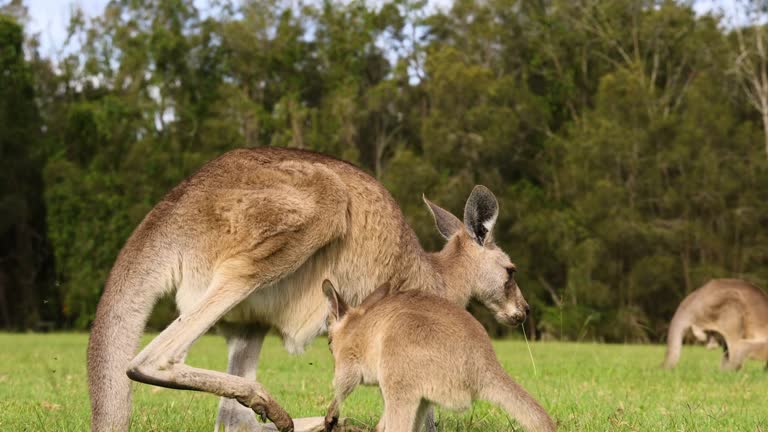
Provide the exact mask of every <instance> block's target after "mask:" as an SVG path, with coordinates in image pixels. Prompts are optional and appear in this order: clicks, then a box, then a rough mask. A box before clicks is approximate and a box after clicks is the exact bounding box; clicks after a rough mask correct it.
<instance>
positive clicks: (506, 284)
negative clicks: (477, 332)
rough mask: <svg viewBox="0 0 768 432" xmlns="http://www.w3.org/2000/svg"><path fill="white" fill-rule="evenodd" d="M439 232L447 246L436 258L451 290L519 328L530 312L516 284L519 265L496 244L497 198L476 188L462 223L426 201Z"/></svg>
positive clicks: (465, 208)
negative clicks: (460, 293)
mask: <svg viewBox="0 0 768 432" xmlns="http://www.w3.org/2000/svg"><path fill="white" fill-rule="evenodd" d="M424 202H426V204H427V206H428V207H429V209H430V211H431V212H432V215H433V216H434V218H435V223H436V224H437V229H438V231H440V234H442V236H443V237H445V238H446V239H447V240H448V242H447V243H446V245H445V247H444V248H443V250H442V251H441V252H440V253H438V254H437V255H436V256H437V258H438V260H440V261H441V271H442V273H443V278H444V280H445V283H446V285H447V286H448V289H449V290H453V291H456V290H467V291H469V296H471V297H474V298H476V299H477V300H479V301H480V302H482V303H483V304H484V305H485V306H486V307H487V308H488V309H490V310H491V312H493V314H494V315H495V317H496V320H497V321H499V322H500V323H505V324H510V325H517V324H519V323H520V322H522V321H523V320H525V317H526V316H527V314H528V312H529V309H530V308H529V306H528V303H527V302H526V301H525V298H523V294H522V293H521V292H520V287H518V286H517V282H515V278H514V274H515V271H516V269H515V265H514V264H512V261H511V260H510V259H509V256H507V254H506V253H504V251H503V250H501V249H500V248H499V247H498V246H496V244H495V243H494V241H493V226H494V225H495V224H496V219H497V218H498V216H499V204H498V202H497V201H496V197H495V196H494V195H493V193H492V192H491V191H490V190H488V188H486V187H485V186H480V185H478V186H475V188H474V189H473V190H472V193H471V194H470V195H469V198H468V199H467V203H466V205H465V206H464V222H462V221H460V220H459V218H457V217H456V216H454V215H453V214H451V213H450V212H449V211H447V210H445V209H443V208H441V207H439V206H437V205H436V204H434V203H432V202H431V201H429V200H428V199H426V197H425V198H424Z"/></svg>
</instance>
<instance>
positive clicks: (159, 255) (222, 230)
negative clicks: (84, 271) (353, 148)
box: [88, 148, 527, 432]
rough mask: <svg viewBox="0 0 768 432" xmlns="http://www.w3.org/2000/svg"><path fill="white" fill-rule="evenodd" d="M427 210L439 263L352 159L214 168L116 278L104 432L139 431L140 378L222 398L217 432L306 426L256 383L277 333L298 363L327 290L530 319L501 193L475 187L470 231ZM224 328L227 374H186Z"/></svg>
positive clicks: (292, 154)
mask: <svg viewBox="0 0 768 432" xmlns="http://www.w3.org/2000/svg"><path fill="white" fill-rule="evenodd" d="M425 202H426V203H427V204H428V206H429V208H430V210H431V211H432V213H433V216H434V217H435V221H436V223H437V228H438V230H439V231H440V233H441V234H443V236H445V237H446V238H448V241H447V242H446V244H445V246H444V248H443V249H442V250H441V251H439V252H436V253H427V252H425V251H424V250H423V249H422V247H421V246H420V244H419V242H418V239H417V238H416V235H415V234H414V232H413V230H412V229H411V228H410V227H409V226H408V225H407V224H406V222H405V219H404V217H403V214H402V212H401V211H400V208H399V207H398V205H397V204H396V203H395V201H394V200H393V198H392V196H391V195H390V194H389V193H388V192H387V191H386V190H385V189H384V187H383V186H382V185H381V184H380V183H378V182H377V181H376V180H374V179H373V178H372V177H370V176H368V175H367V174H365V173H364V172H363V171H361V170H360V169H358V168H356V167H354V166H353V165H351V164H348V163H346V162H343V161H339V160H336V159H333V158H331V157H328V156H324V155H321V154H318V153H313V152H307V151H299V150H289V149H278V148H258V149H240V150H233V151H230V152H228V153H226V154H224V155H222V156H221V157H219V158H218V159H215V160H213V161H211V162H209V163H207V164H205V165H204V166H203V167H202V168H200V170H198V171H197V172H196V173H195V174H193V175H192V176H190V177H189V178H187V179H186V180H184V181H183V182H181V183H180V184H179V185H178V186H176V187H175V188H174V189H173V190H171V191H170V192H169V193H168V195H166V196H165V198H163V200H162V201H160V203H158V204H157V205H156V206H155V207H154V209H152V211H150V212H149V214H148V215H147V216H146V217H145V218H144V220H143V221H142V222H141V224H140V225H139V226H138V227H137V228H136V230H135V231H134V232H133V234H132V235H131V237H130V238H129V239H128V241H127V242H126V244H125V246H124V247H123V249H122V251H121V252H120V254H119V255H118V257H117V260H116V262H115V265H114V267H113V268H112V271H111V272H110V274H109V277H108V279H107V283H106V286H105V289H104V294H103V295H102V297H101V300H100V302H99V305H98V308H97V311H96V318H95V320H94V322H93V327H92V331H91V338H90V341H89V344H88V384H89V391H90V397H91V408H92V416H91V425H92V429H93V430H94V431H97V432H100V431H108V430H109V431H112V430H117V431H125V430H127V429H128V426H129V422H130V415H131V389H130V381H129V377H130V378H131V379H133V380H136V381H140V382H144V383H148V384H154V385H159V386H163V387H169V388H177V389H187V390H198V391H205V392H209V393H214V394H216V395H219V396H222V399H221V403H220V405H219V414H218V417H217V421H216V428H217V430H218V428H219V427H220V426H223V427H224V428H225V429H226V430H237V429H241V428H250V429H248V430H253V429H255V428H256V427H257V424H256V419H255V415H254V411H255V412H256V413H258V414H259V415H261V416H262V418H264V417H266V418H268V419H270V420H272V421H273V422H274V423H275V425H276V426H277V427H278V428H279V429H281V430H284V431H289V430H292V429H293V422H292V420H291V418H290V417H289V416H288V414H287V413H286V412H285V411H284V410H283V409H282V408H281V407H280V406H279V405H278V404H277V402H276V401H275V400H274V399H273V398H272V397H271V396H270V395H269V393H268V392H267V390H266V389H264V388H263V387H262V386H261V385H259V384H258V382H257V381H256V367H257V362H258V357H259V352H260V350H261V345H262V341H263V339H264V335H265V333H266V331H267V329H269V328H275V329H276V330H277V331H278V332H279V334H280V335H281V336H282V339H283V341H284V345H285V347H286V348H287V349H288V351H290V352H301V351H302V350H303V348H304V347H305V346H306V345H307V344H308V343H309V342H310V341H311V340H312V339H313V338H314V337H315V336H316V335H318V334H319V333H320V332H322V331H323V330H325V323H326V318H327V315H328V308H327V302H326V300H325V298H324V296H323V292H322V290H321V286H322V282H323V280H324V279H329V280H330V281H331V282H332V283H334V284H335V285H336V286H338V287H341V290H340V291H339V295H340V297H341V298H342V299H343V300H344V301H345V302H346V303H347V304H349V305H352V306H355V305H357V304H359V303H360V302H361V301H362V300H363V299H364V298H365V297H366V296H367V295H368V294H370V293H371V292H372V291H373V290H374V289H375V288H376V287H377V286H379V285H381V284H383V283H387V282H389V283H392V284H393V285H397V286H400V287H402V289H404V290H409V289H422V290H425V291H428V292H432V293H434V294H437V295H440V296H442V297H444V298H447V299H449V300H450V301H452V302H453V303H455V304H460V305H464V306H466V304H467V302H468V301H469V299H470V297H475V298H477V299H478V300H480V301H481V302H482V303H484V304H485V305H486V306H487V307H488V308H489V309H490V310H491V311H493V312H494V313H495V316H496V318H497V319H498V320H499V321H500V322H505V323H510V324H516V323H519V322H520V321H522V320H523V319H524V318H525V316H526V313H527V304H521V303H520V302H517V301H513V300H510V297H509V293H507V292H506V291H507V290H505V286H506V285H507V284H506V282H507V280H508V279H509V273H508V272H509V271H510V270H509V268H510V264H511V263H510V261H509V257H508V256H507V255H506V254H505V253H504V252H503V251H502V250H501V249H499V248H498V247H497V246H496V245H495V244H494V243H493V238H492V234H491V233H492V229H493V225H494V223H495V222H496V219H497V217H498V204H497V201H496V198H495V197H494V196H493V194H492V193H491V192H490V191H489V190H488V189H487V188H485V187H483V186H476V187H475V189H474V190H473V191H472V193H471V195H470V196H469V199H468V200H467V203H466V207H465V209H464V221H463V222H461V221H459V219H458V218H456V217H455V216H453V215H452V214H451V213H449V212H448V211H446V210H444V209H442V208H440V207H438V206H436V205H434V204H432V203H430V202H429V201H427V200H426V199H425ZM361 269H364V270H365V271H361ZM174 290H175V293H176V304H177V306H178V309H179V312H180V315H179V317H178V318H177V319H176V320H175V321H174V322H173V323H171V324H170V325H169V326H168V327H167V328H166V329H165V330H163V331H162V332H161V333H160V334H159V335H158V336H157V337H156V338H155V339H154V340H153V341H152V342H151V343H150V344H149V345H147V346H146V347H145V348H144V349H143V350H142V351H141V352H140V353H139V354H138V355H136V354H135V352H136V349H137V347H138V342H139V338H140V336H141V334H142V332H143V330H144V326H145V323H146V320H147V317H148V316H149V314H150V312H151V310H152V308H153V305H154V304H155V301H156V300H157V299H158V298H159V297H160V296H162V295H163V294H166V293H169V292H172V291H174ZM217 321H221V322H222V323H224V325H223V326H222V330H223V332H224V334H225V336H226V338H227V343H228V349H229V362H228V367H227V373H221V372H215V371H210V370H204V369H200V368H194V367H190V366H188V365H186V364H184V359H185V356H186V354H187V351H188V350H189V348H190V346H191V345H192V344H193V343H194V342H195V340H196V339H197V338H199V337H200V336H201V335H203V334H204V333H205V332H206V331H208V330H209V329H210V328H211V327H212V326H213V325H214V324H215V323H216V322H217ZM126 372H127V375H126Z"/></svg>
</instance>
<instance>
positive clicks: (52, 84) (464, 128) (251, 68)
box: [0, 0, 768, 341]
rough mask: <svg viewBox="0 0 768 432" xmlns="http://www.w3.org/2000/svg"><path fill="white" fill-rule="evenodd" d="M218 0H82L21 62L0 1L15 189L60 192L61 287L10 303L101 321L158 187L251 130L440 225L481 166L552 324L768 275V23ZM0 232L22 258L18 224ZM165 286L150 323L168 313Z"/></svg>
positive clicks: (634, 310)
mask: <svg viewBox="0 0 768 432" xmlns="http://www.w3.org/2000/svg"><path fill="white" fill-rule="evenodd" d="M211 4H212V6H210V7H208V8H206V9H204V10H198V9H197V8H195V6H194V5H193V2H192V1H189V0H130V1H129V0H115V1H112V2H111V3H110V4H109V6H108V7H107V8H106V10H105V11H104V13H103V14H102V15H101V16H99V17H96V18H92V19H91V18H86V17H84V16H82V15H79V14H78V15H75V17H74V18H73V20H72V22H71V25H70V31H71V37H70V40H69V49H68V50H64V51H63V52H64V53H70V54H62V56H61V58H58V59H46V58H41V57H40V56H39V54H38V53H37V51H36V50H35V45H34V43H33V44H31V45H30V46H29V47H30V49H29V51H30V52H29V53H28V55H27V60H26V62H25V61H24V59H23V57H21V55H20V54H19V51H18V47H19V46H20V41H19V36H18V33H19V30H18V27H17V26H14V24H12V23H11V21H10V19H9V18H3V19H2V21H0V25H1V26H2V27H3V28H8V29H10V30H1V29H0V38H1V39H0V53H2V55H1V56H0V61H3V62H4V63H3V64H4V65H5V64H6V63H5V62H9V61H10V62H11V63H10V64H11V66H4V70H9V71H10V72H9V73H12V74H13V76H14V77H18V78H14V79H15V80H16V83H14V84H10V85H8V84H7V83H10V82H11V81H8V80H7V79H5V78H3V80H2V82H1V83H0V92H2V97H0V106H2V113H3V115H4V116H6V117H7V118H8V120H6V117H4V118H2V119H0V121H3V122H10V124H13V125H14V126H15V128H0V133H1V134H3V136H2V137H0V140H3V141H2V143H3V145H2V147H0V150H2V151H3V152H4V153H3V166H5V165H10V167H9V168H6V169H4V170H3V172H2V173H0V175H1V176H3V182H2V184H1V185H0V187H2V189H1V190H2V191H3V194H4V195H3V200H2V201H0V205H5V203H6V202H7V201H6V198H5V197H6V196H10V197H12V198H9V199H14V198H13V197H16V199H21V200H24V199H26V200H28V201H29V202H30V203H31V204H29V205H30V206H34V205H37V204H35V203H36V202H37V201H36V200H40V199H41V198H40V192H41V191H43V192H42V193H43V195H42V196H43V199H44V203H45V216H46V217H47V234H46V231H45V230H44V231H42V232H40V231H37V235H38V236H39V237H41V238H42V239H45V238H46V237H47V238H48V239H49V241H50V244H51V247H52V249H51V250H52V253H53V256H54V257H55V274H56V282H55V284H53V283H52V282H50V281H48V280H46V279H45V278H38V279H37V282H36V284H37V285H36V286H37V287H39V289H38V290H37V291H35V294H34V296H37V297H34V296H33V297H31V298H38V299H40V298H45V299H46V301H48V303H47V304H49V305H55V307H54V308H53V309H50V308H49V309H45V310H42V309H40V310H35V311H30V312H25V313H24V314H23V315H21V316H13V317H12V319H10V318H9V319H7V320H6V322H5V323H3V325H6V326H14V327H24V326H29V325H30V324H31V323H32V321H34V320H35V319H38V318H37V317H38V316H39V317H41V318H39V319H52V320H55V321H56V322H57V323H59V324H60V325H64V326H75V327H78V328H85V327H86V326H87V325H88V324H89V323H90V321H91V319H92V317H93V313H94V309H95V305H96V302H97V300H98V297H99V294H100V292H101V289H102V287H103V283H104V280H105V278H106V275H107V273H108V271H109V269H110V266H111V264H112V262H113V261H114V259H115V256H116V254H117V252H118V251H119V249H120V247H121V245H122V244H123V242H124V241H125V239H126V238H127V237H128V235H129V234H130V232H131V230H132V229H133V228H134V227H135V226H136V225H137V224H138V222H139V221H140V220H141V218H142V217H143V216H144V215H145V214H146V213H147V211H149V209H151V208H152V205H153V204H154V203H155V202H157V201H158V200H159V199H160V197H161V196H162V195H163V194H164V193H165V192H167V191H168V190H169V189H170V188H171V187H172V186H173V185H174V184H176V183H177V182H178V181H180V180H181V179H182V178H184V177H185V176H187V175H189V174H190V173H191V172H192V171H193V170H195V169H196V168H197V167H199V166H200V165H201V164H202V163H204V162H205V161H207V160H209V159H211V158H213V157H215V156H217V155H219V154H221V153H223V152H224V151H226V150H228V149H232V148H235V147H241V146H246V147H252V146H290V147H299V148H307V149H313V150H318V151H323V152H326V153H330V154H333V155H336V156H338V157H342V158H344V159H347V160H350V161H352V162H354V163H356V164H358V165H359V166H361V167H362V168H364V169H365V170H367V171H368V172H370V173H371V174H372V175H374V176H376V177H377V178H379V179H380V180H381V181H382V182H383V183H384V184H385V185H386V186H387V188H388V189H389V190H390V191H392V193H393V195H394V196H395V197H396V199H397V200H398V202H399V203H400V204H401V205H402V207H403V210H404V211H405V213H406V215H407V217H408V220H409V221H410V222H411V224H412V226H413V227H414V229H415V230H416V232H417V234H418V235H419V237H420V238H421V239H422V241H423V243H424V245H425V247H427V248H431V249H434V248H438V247H440V239H439V237H438V236H437V234H436V232H435V229H434V227H433V223H432V221H431V219H430V217H429V213H428V212H427V211H426V209H425V208H424V206H423V204H422V203H421V193H422V192H425V193H426V194H427V196H428V197H430V199H432V200H433V201H435V202H437V203H439V204H441V205H443V206H445V207H447V208H449V209H451V210H453V211H455V212H457V213H461V208H462V205H463V202H464V199H465V198H466V196H467V195H468V193H469V191H470V190H471V188H472V186H473V185H474V184H476V183H482V184H485V185H487V186H488V187H490V188H491V189H492V190H493V191H494V192H495V193H496V194H497V196H498V198H499V201H500V204H501V211H502V214H501V219H500V221H499V224H498V225H497V234H496V237H497V240H498V243H500V244H501V246H502V247H504V248H505V249H506V250H507V251H508V252H509V253H510V255H511V256H512V258H513V260H514V261H516V262H517V263H518V266H519V268H520V270H521V271H520V283H521V286H522V288H523V291H524V294H525V295H526V297H527V298H528V300H529V301H530V302H531V303H532V305H533V310H534V313H533V317H532V319H531V320H529V321H528V322H527V326H528V327H527V330H528V332H529V334H532V335H534V336H536V337H558V338H567V339H588V340H606V341H647V340H657V339H659V338H662V337H663V334H664V330H665V328H666V325H667V322H668V320H669V319H670V317H671V315H672V313H673V312H674V309H675V307H676V306H677V304H678V302H679V301H680V300H681V299H682V298H683V296H684V295H685V294H686V293H688V292H690V291H692V290H693V289H695V288H696V287H697V286H699V285H701V284H702V283H704V282H706V281H707V280H708V279H710V278H714V277H742V278H746V279H749V280H751V281H753V282H755V283H757V284H758V285H760V286H765V285H766V283H768V265H767V264H768V231H766V227H768V157H767V156H768V155H766V153H765V151H766V149H765V146H764V142H765V133H764V129H763V123H762V116H761V112H760V110H759V108H758V109H755V107H754V106H753V105H754V104H752V105H751V104H750V100H749V97H748V95H747V94H746V93H745V92H744V91H743V89H744V86H745V82H747V83H748V81H745V79H748V77H747V78H745V75H744V73H745V67H744V64H745V63H744V62H743V60H744V59H753V60H754V61H753V63H748V64H749V65H753V64H754V65H756V67H758V66H760V63H759V60H760V57H759V56H757V57H756V56H752V57H749V56H745V55H743V54H744V53H746V52H748V51H749V50H750V47H751V45H749V43H748V42H749V41H750V40H753V39H754V38H752V39H750V37H751V35H753V34H757V35H758V36H759V35H761V34H762V32H756V33H755V32H750V28H740V29H738V31H733V30H732V28H731V30H729V27H727V26H724V25H723V24H722V23H721V21H720V18H718V17H716V16H697V15H696V14H695V13H694V12H693V10H692V9H691V8H690V6H688V5H686V4H684V3H682V2H680V3H679V2H674V1H650V0H605V1H594V0H579V1H573V0H541V1H522V0H488V1H483V2H476V1H470V0H457V1H455V3H454V4H453V6H452V8H450V10H447V11H444V12H440V11H432V10H430V9H427V8H425V6H424V4H423V2H420V1H412V0H394V1H388V2H384V3H383V4H381V5H379V6H376V7H374V6H366V5H365V4H363V3H361V2H348V3H346V2H331V1H318V2H308V3H307V4H305V5H301V6H296V3H295V2H283V1H280V0H252V1H245V2H242V4H241V2H234V1H233V2H229V1H218V2H211ZM290 5H292V6H293V7H291V6H290ZM14 29H15V30H14ZM9 32H10V33H9ZM14 32H15V33H14ZM737 36H739V37H737ZM745 40H746V41H747V42H744V41H745ZM753 45H754V44H753ZM9 50H10V51H9ZM13 50H16V51H13ZM8 52H11V54H7V53H8ZM749 52H752V51H749ZM14 53H16V54H14ZM9 56H10V57H9ZM9 59H10V60H9ZM739 61H741V62H742V63H739V64H740V65H742V66H741V67H740V68H735V67H734V65H735V64H736V63H737V62H739ZM747 72H749V71H748V70H747ZM19 83H21V84H19ZM767 85H768V84H767ZM766 89H767V90H766V91H768V87H766ZM8 92H11V93H10V94H9V93H8ZM33 93H34V97H33ZM32 100H34V101H36V102H37V104H36V105H33V104H32V103H31V101H32ZM11 115H12V116H17V117H15V118H10V117H8V116H11ZM6 142H8V143H10V147H6V144H5V143H6ZM6 148H10V150H7V149H6ZM6 152H12V153H13V159H7V158H6ZM25 164H26V165H25ZM41 170H42V178H43V180H44V188H43V187H42V186H39V185H38V183H37V179H38V178H39V177H36V176H39V175H40V173H41ZM17 172H18V173H22V174H23V176H22V175H17V174H15V173H17ZM5 176H11V177H12V178H14V179H15V180H16V181H20V182H21V184H20V185H19V186H15V185H14V182H11V181H10V180H7V179H6V177H5ZM6 190H10V191H11V192H5V191H6ZM11 206H12V207H13V208H14V209H19V208H21V207H20V205H17V204H12V205H11ZM40 208H42V207H40ZM9 215H10V213H9ZM35 215H36V217H37V219H36V220H39V221H42V222H35V223H37V225H34V226H36V227H40V226H45V225H44V223H45V218H43V217H42V215H40V214H39V212H38V213H36V214H35ZM3 216H5V215H3ZM25 217H26V216H24V215H23V214H13V216H12V221H14V222H13V224H15V225H13V226H17V227H18V226H20V225H19V224H20V223H22V222H20V221H25V220H28V219H25ZM3 220H5V219H3ZM3 223H5V222H3ZM30 223H31V222H30ZM41 223H42V224H43V225H41ZM4 227H5V225H2V226H0V228H2V229H3V230H5V229H6V228H4ZM3 242H4V243H3V247H7V245H9V244H10V245H11V247H14V248H15V249H13V250H14V251H15V252H14V253H17V254H22V255H19V256H27V255H23V253H25V252H23V250H22V249H20V248H21V246H19V245H20V244H21V243H24V241H21V243H9V241H8V240H7V239H5V238H4V240H3ZM25 244H26V243H25ZM43 244H44V241H43ZM30 256H31V255H30ZM30 260H32V258H29V259H27V261H25V262H31V261H30ZM43 267H44V266H43ZM19 283H21V282H17V285H15V286H16V287H21V285H18V284H19ZM12 286H13V285H12ZM15 289H18V290H26V289H22V288H15ZM2 292H3V291H0V294H1V293H2ZM3 301H5V302H6V303H4V304H14V305H15V304H16V303H15V302H16V301H17V300H15V299H14V298H11V299H10V300H9V299H5V300H3V299H2V298H1V297H0V302H3ZM9 302H10V303H9ZM40 304H42V302H40ZM13 307H15V306H13ZM160 309H161V311H162V313H161V314H160V315H157V316H156V321H154V323H155V325H160V323H161V322H162V321H163V319H164V315H168V314H169V313H172V309H171V308H170V307H169V306H168V305H165V306H164V307H161V308H160ZM478 314H479V316H480V317H483V314H482V311H480V310H478ZM33 317H34V318H33ZM485 321H487V324H488V326H489V328H490V329H491V330H492V331H493V332H494V334H501V333H503V332H504V329H500V328H495V327H494V325H493V324H492V322H491V321H488V320H485Z"/></svg>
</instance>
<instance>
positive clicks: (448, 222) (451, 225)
mask: <svg viewBox="0 0 768 432" xmlns="http://www.w3.org/2000/svg"><path fill="white" fill-rule="evenodd" d="M421 197H422V199H424V203H426V204H427V207H429V211H430V212H431V213H432V217H433V218H435V224H436V225H437V230H438V231H440V234H441V235H442V236H443V237H445V238H446V239H449V238H451V236H452V235H454V234H456V232H458V231H459V230H460V229H461V225H462V224H461V221H460V220H459V218H457V217H456V216H454V215H453V214H451V212H449V211H448V210H446V209H444V208H442V207H440V206H438V205H437V204H435V203H433V202H432V201H430V200H428V199H427V197H426V196H424V195H422V196H421Z"/></svg>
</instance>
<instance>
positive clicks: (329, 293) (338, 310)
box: [323, 279, 347, 320]
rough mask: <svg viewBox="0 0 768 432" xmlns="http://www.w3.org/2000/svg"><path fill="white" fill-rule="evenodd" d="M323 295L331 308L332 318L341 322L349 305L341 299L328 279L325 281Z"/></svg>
mask: <svg viewBox="0 0 768 432" xmlns="http://www.w3.org/2000/svg"><path fill="white" fill-rule="evenodd" d="M323 294H325V297H326V298H327V299H328V303H329V304H330V306H331V318H333V319H334V320H340V319H341V318H342V317H343V316H344V314H345V313H347V304H346V303H344V300H342V299H341V298H340V297H339V293H337V292H336V288H334V287H333V284H332V283H331V281H329V280H328V279H326V280H324V281H323Z"/></svg>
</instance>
